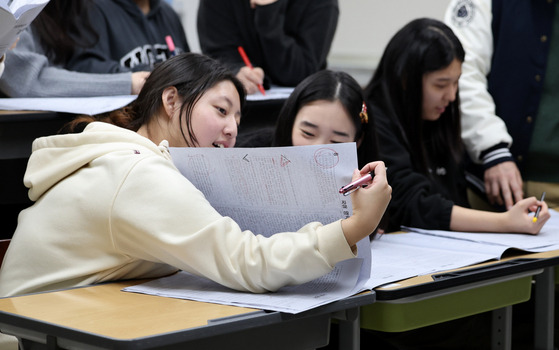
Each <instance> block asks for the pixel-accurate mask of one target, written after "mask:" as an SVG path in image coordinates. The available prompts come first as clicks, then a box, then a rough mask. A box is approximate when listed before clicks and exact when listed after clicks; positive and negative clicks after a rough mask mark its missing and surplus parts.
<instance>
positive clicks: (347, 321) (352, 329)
mask: <svg viewBox="0 0 559 350" xmlns="http://www.w3.org/2000/svg"><path fill="white" fill-rule="evenodd" d="M333 318H335V319H337V320H339V340H338V349H340V350H359V348H360V347H361V325H360V319H359V308H358V307H355V308H352V309H348V310H345V311H343V312H341V313H335V314H334V315H333Z"/></svg>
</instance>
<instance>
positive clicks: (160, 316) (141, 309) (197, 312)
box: [0, 281, 259, 339]
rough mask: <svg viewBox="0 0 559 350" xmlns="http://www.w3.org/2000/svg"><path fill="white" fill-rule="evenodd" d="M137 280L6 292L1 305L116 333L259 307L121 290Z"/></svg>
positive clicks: (146, 332) (150, 330) (152, 330)
mask: <svg viewBox="0 0 559 350" xmlns="http://www.w3.org/2000/svg"><path fill="white" fill-rule="evenodd" d="M138 283H140V281H128V282H118V283H108V284H101V285H96V286H92V287H84V288H74V289H68V290H63V291H58V292H50V293H40V294H32V295H25V296H20V297H13V298H4V299H0V311H1V312H6V313H13V314H17V315H21V316H25V317H28V318H32V319H38V320H41V321H43V322H48V323H52V324H55V325H59V326H64V327H68V328H73V329H79V330H81V331H85V332H90V333H93V334H98V335H101V336H105V337H112V338H116V339H133V338H140V337H146V336H151V335H156V334H162V333H167V332H173V331H178V330H184V329H190V328H194V327H200V326H205V325H207V323H208V320H213V319H218V318H222V317H229V316H235V315H242V314H249V313H252V312H256V311H259V310H256V309H249V308H242V307H235V306H227V305H218V304H209V303H202V302H197V301H190V300H180V299H172V298H162V297H158V296H151V295H144V294H136V293H128V292H122V291H120V290H121V289H122V288H124V287H128V286H130V285H134V284H138ZM108 320H110V322H107V321H108ZM132 321H133V322H132ZM131 325H134V326H133V327H132V326H131Z"/></svg>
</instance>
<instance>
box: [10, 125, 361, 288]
mask: <svg viewBox="0 0 559 350" xmlns="http://www.w3.org/2000/svg"><path fill="white" fill-rule="evenodd" d="M166 145H167V142H166V141H164V142H162V144H161V145H160V146H157V145H155V144H154V143H152V142H151V141H150V140H148V139H147V138H145V137H142V136H140V135H138V134H137V133H135V132H132V131H129V130H125V129H122V128H119V127H116V126H113V125H110V124H106V123H100V122H95V123H91V124H90V125H88V126H87V128H86V129H85V131H84V132H82V133H79V134H66V135H57V136H50V137H43V138H39V139H37V140H35V142H34V143H33V152H32V154H31V157H30V159H29V164H28V167H27V171H26V173H25V177H24V183H25V185H26V186H27V187H28V188H29V197H30V198H31V199H32V200H33V201H35V203H34V204H33V205H32V206H31V207H30V208H28V209H26V210H24V211H22V213H21V214H20V216H19V218H18V227H17V229H16V232H15V234H14V237H13V239H12V242H11V244H10V248H9V249H8V252H7V255H6V257H5V259H4V262H3V265H2V269H1V270H0V296H10V295H16V294H24V293H30V292H38V291H44V290H52V289H59V288H68V287H73V286H82V285H88V284H94V283H99V282H104V281H111V280H118V279H128V278H148V277H158V276H163V275H167V274H170V273H173V272H175V271H177V270H178V269H180V270H185V271H188V272H191V273H195V274H198V275H202V276H206V277H208V278H210V279H212V280H214V281H216V282H219V283H221V284H223V285H225V286H228V287H231V288H234V289H238V290H248V291H252V292H265V291H268V290H270V291H273V290H277V289H278V288H280V287H282V286H284V285H289V284H299V283H303V282H307V281H310V280H312V279H314V278H317V277H319V276H321V275H323V274H325V273H328V272H329V271H331V269H332V268H333V266H334V265H335V264H336V263H337V262H339V261H342V260H345V259H348V258H353V257H355V256H354V254H353V253H352V251H351V249H350V247H349V246H348V244H347V242H346V240H345V237H344V235H343V232H342V228H341V223H340V221H336V222H334V223H331V224H328V225H324V226H323V225H321V224H320V223H317V222H315V223H310V224H308V225H306V226H305V227H303V228H301V229H300V230H299V231H298V232H288V233H281V234H277V235H274V236H272V237H270V238H265V237H263V236H260V235H256V234H253V233H252V232H249V231H241V230H240V228H239V226H238V225H237V224H236V223H235V222H234V221H233V220H231V219H230V218H228V217H223V216H221V215H220V214H219V213H217V212H216V211H215V209H213V208H212V206H211V205H210V204H209V203H208V201H207V200H206V199H205V198H204V195H203V194H202V193H201V192H200V191H198V190H197V189H196V188H195V187H194V186H193V185H192V184H191V183H190V182H189V181H188V180H187V179H186V178H185V177H184V176H182V175H181V174H180V172H179V171H178V170H177V169H176V168H175V166H174V165H173V163H172V161H171V157H170V155H169V152H168V149H167V147H166Z"/></svg>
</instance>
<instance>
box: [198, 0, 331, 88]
mask: <svg viewBox="0 0 559 350" xmlns="http://www.w3.org/2000/svg"><path fill="white" fill-rule="evenodd" d="M338 16H339V8H338V0H278V1H277V2H275V3H272V4H270V5H266V6H257V7H256V8H255V9H252V8H251V7H250V2H249V1H248V0H245V1H239V0H235V1H231V0H201V1H200V6H199V9H198V36H199V39H200V47H201V48H202V52H203V53H205V54H207V55H209V56H211V57H213V58H216V59H218V60H220V61H221V62H222V63H224V64H226V65H227V66H228V67H229V68H230V69H231V70H232V71H233V72H234V73H235V74H236V73H237V72H238V70H239V69H240V68H241V67H243V66H244V62H243V60H242V59H241V56H240V55H239V52H238V50H237V47H238V46H243V48H244V49H245V51H246V53H247V56H248V57H249V59H250V61H251V63H252V65H253V66H254V67H261V68H262V69H263V70H264V73H265V74H266V76H267V78H269V79H270V80H271V83H273V84H277V85H283V86H295V85H297V84H298V83H299V82H301V80H303V79H304V78H306V77H307V76H309V75H311V74H313V73H315V72H317V71H318V70H320V69H324V68H326V57H327V56H328V53H329V51H330V46H331V44H332V40H333V39H334V34H335V31H336V27H337V23H338Z"/></svg>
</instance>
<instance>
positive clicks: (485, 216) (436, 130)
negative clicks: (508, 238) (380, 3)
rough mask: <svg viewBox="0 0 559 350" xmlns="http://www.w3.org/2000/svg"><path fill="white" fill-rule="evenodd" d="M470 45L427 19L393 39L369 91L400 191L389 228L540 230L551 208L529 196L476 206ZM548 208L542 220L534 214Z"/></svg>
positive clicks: (382, 143) (393, 180)
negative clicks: (463, 108)
mask: <svg viewBox="0 0 559 350" xmlns="http://www.w3.org/2000/svg"><path fill="white" fill-rule="evenodd" d="M464 56H465V53H464V49H463V48H462V45H461V43H460V41H459V40H458V38H457V37H456V36H455V35H454V33H453V32H452V30H451V29H450V28H449V27H448V26H446V25H445V24H444V23H442V22H440V21H438V20H434V19H427V18H421V19H416V20H413V21H411V22H409V23H408V24H407V25H405V26H404V27H403V28H402V29H400V30H399V31H398V32H397V33H396V34H395V35H394V37H393V38H392V39H391V40H390V41H389V43H388V45H387V47H386V49H385V51H384V53H383V55H382V58H381V60H380V63H379V65H378V67H377V69H376V71H375V73H374V75H373V78H372V80H371V81H370V83H369V84H368V86H367V87H366V89H365V94H366V96H367V98H368V101H369V103H370V105H371V107H372V116H373V118H374V119H375V122H376V126H377V134H378V137H379V146H380V159H382V160H383V161H384V162H385V163H386V165H387V167H388V168H389V169H390V171H389V172H388V180H389V183H390V184H391V186H392V187H393V188H394V192H393V198H392V201H391V203H390V205H389V207H388V210H387V211H388V218H389V225H388V230H389V231H393V230H399V229H400V227H401V225H405V226H412V227H420V228H427V229H438V230H455V231H468V232H471V231H481V232H518V233H530V234H537V233H538V232H539V231H540V229H541V227H542V226H543V224H544V223H545V222H546V221H547V219H549V215H550V214H549V212H548V210H547V205H546V204H545V203H544V202H540V201H538V200H537V199H536V198H535V197H530V198H527V199H525V200H522V201H519V202H518V203H517V204H516V205H515V206H513V207H512V208H511V209H510V210H509V211H507V212H504V213H494V212H486V211H480V210H473V209H470V208H469V203H468V200H467V196H466V180H465V174H464V170H463V154H464V153H463V149H464V148H463V145H462V140H461V137H460V104H459V99H458V96H457V93H458V79H459V78H460V75H461V72H462V62H463V61H464ZM538 206H542V211H541V213H540V218H539V220H537V222H535V223H534V222H533V221H532V216H531V214H530V213H531V212H535V211H536V209H537V207H538Z"/></svg>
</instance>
